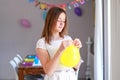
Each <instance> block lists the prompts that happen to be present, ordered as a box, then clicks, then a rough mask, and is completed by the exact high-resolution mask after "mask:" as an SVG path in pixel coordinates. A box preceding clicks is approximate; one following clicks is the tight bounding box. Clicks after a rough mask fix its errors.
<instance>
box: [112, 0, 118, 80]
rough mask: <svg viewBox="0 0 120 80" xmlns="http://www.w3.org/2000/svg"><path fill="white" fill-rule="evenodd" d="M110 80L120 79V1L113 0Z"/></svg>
mask: <svg viewBox="0 0 120 80" xmlns="http://www.w3.org/2000/svg"><path fill="white" fill-rule="evenodd" d="M110 10H111V64H110V71H111V74H110V80H119V79H120V60H119V59H120V0H111V8H110Z"/></svg>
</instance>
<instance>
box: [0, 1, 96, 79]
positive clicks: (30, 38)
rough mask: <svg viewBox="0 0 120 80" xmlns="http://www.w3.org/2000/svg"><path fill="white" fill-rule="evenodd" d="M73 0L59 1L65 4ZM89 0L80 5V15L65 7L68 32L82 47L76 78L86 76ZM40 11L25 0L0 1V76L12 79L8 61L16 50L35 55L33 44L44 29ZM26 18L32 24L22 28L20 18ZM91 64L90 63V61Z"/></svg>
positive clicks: (90, 29) (91, 24) (90, 26)
mask: <svg viewBox="0 0 120 80" xmlns="http://www.w3.org/2000/svg"><path fill="white" fill-rule="evenodd" d="M71 1H72V0H59V4H62V3H68V2H71ZM44 2H46V3H51V4H58V0H49V1H47V0H44ZM91 4H92V2H91V0H87V1H86V3H85V4H84V5H80V6H81V8H82V11H83V15H82V16H81V17H78V16H76V15H75V13H74V11H73V10H74V9H71V10H68V9H67V10H66V11H67V14H68V21H69V33H70V35H71V36H72V37H73V39H74V38H75V37H78V38H80V39H81V41H82V44H83V48H82V49H81V56H82V58H83V59H84V61H85V62H84V64H82V66H81V68H80V72H79V77H81V78H84V77H85V70H86V58H87V45H86V44H85V42H86V41H87V38H88V36H90V37H92V38H93V32H94V22H93V10H92V6H91ZM42 14H43V11H42V10H40V9H39V8H38V7H35V4H34V3H29V2H28V0H0V61H1V62H0V79H13V78H14V72H13V69H12V67H11V65H10V64H9V61H10V60H11V59H12V58H13V57H14V56H15V55H16V54H17V53H19V54H20V55H21V56H22V57H25V56H26V55H27V54H36V53H35V45H36V41H37V40H38V39H39V37H40V34H41V31H42V29H43V25H44V20H43V19H42ZM24 18H26V19H28V20H29V21H30V22H31V24H32V26H31V28H24V27H22V26H21V25H20V24H19V20H20V19H24ZM92 65H93V63H92Z"/></svg>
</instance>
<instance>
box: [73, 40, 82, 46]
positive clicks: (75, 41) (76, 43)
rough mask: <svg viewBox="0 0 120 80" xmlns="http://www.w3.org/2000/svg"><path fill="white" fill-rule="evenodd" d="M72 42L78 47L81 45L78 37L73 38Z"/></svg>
mask: <svg viewBox="0 0 120 80" xmlns="http://www.w3.org/2000/svg"><path fill="white" fill-rule="evenodd" d="M73 44H74V45H75V46H76V47H78V48H81V47H82V43H81V41H80V40H79V39H78V38H76V39H74V41H73Z"/></svg>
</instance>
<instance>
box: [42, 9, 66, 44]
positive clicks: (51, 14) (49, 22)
mask: <svg viewBox="0 0 120 80" xmlns="http://www.w3.org/2000/svg"><path fill="white" fill-rule="evenodd" d="M61 13H65V15H66V12H65V11H64V10H63V9H62V8H59V7H52V8H50V10H49V11H48V13H47V16H46V20H45V24H44V29H43V32H42V35H41V37H45V41H46V42H47V43H48V44H50V41H51V37H52V29H53V28H54V27H55V26H56V22H57V19H58V17H59V15H60V14H61ZM65 34H67V15H66V18H65V25H64V28H63V30H62V31H61V32H60V36H61V37H64V35H65Z"/></svg>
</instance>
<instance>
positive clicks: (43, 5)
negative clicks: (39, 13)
mask: <svg viewBox="0 0 120 80" xmlns="http://www.w3.org/2000/svg"><path fill="white" fill-rule="evenodd" d="M47 7H48V6H47V4H45V3H40V9H42V10H46V9H47Z"/></svg>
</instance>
